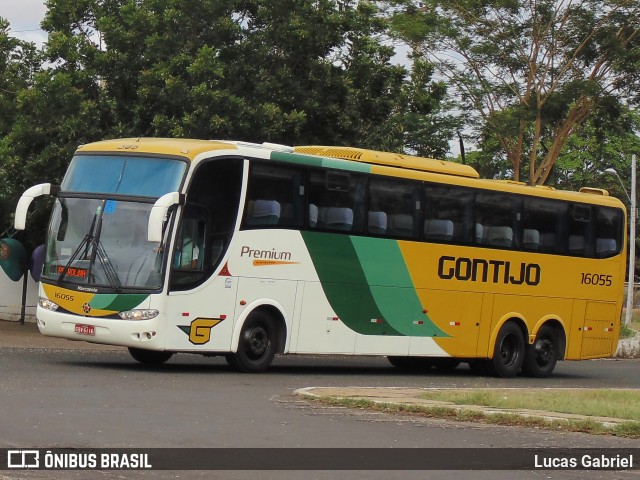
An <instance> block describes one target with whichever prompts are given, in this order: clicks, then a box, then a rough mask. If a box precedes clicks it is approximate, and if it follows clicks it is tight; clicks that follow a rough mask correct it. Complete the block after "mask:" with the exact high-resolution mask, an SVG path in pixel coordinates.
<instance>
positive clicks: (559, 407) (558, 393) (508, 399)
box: [421, 388, 640, 420]
mask: <svg viewBox="0 0 640 480" xmlns="http://www.w3.org/2000/svg"><path fill="white" fill-rule="evenodd" d="M421 397H422V398H423V399H425V400H440V401H445V402H451V403H453V404H455V405H481V406H485V407H495V408H505V409H530V410H543V411H549V412H558V413H572V414H578V415H589V416H600V417H611V418H619V419H624V420H636V419H638V418H640V390H591V389H571V390H563V389H543V390H539V389H536V390H522V389H514V388H508V389H491V390H488V389H471V390H467V389H463V390H430V391H427V392H425V393H424V394H423V395H422V396H421Z"/></svg>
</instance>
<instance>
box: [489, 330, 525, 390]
mask: <svg viewBox="0 0 640 480" xmlns="http://www.w3.org/2000/svg"><path fill="white" fill-rule="evenodd" d="M524 352H525V343H524V335H523V333H522V330H520V327H518V325H516V324H515V323H513V322H508V323H505V324H504V325H503V326H502V328H501V329H500V331H499V332H498V337H497V338H496V345H495V347H494V349H493V358H492V359H491V360H490V361H489V362H488V364H487V366H488V367H489V371H490V373H492V374H493V375H495V376H496V377H503V378H512V377H515V376H516V375H517V374H518V372H519V371H520V368H521V367H522V362H523V361H524Z"/></svg>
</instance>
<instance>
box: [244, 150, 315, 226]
mask: <svg viewBox="0 0 640 480" xmlns="http://www.w3.org/2000/svg"><path fill="white" fill-rule="evenodd" d="M304 190H305V187H304V174H303V172H302V171H301V170H298V169H295V168H290V167H283V166H279V165H263V164H260V163H254V164H253V165H252V167H251V173H250V175H249V188H248V191H247V202H246V205H245V209H244V220H243V225H244V227H245V228H277V227H283V228H286V227H292V228H299V227H302V225H303V224H304V216H305V212H304V193H305V192H304Z"/></svg>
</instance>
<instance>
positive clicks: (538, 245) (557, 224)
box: [522, 198, 568, 253]
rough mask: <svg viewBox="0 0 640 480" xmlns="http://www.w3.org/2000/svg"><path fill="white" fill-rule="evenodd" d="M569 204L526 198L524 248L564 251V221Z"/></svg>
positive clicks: (524, 204) (524, 208)
mask: <svg viewBox="0 0 640 480" xmlns="http://www.w3.org/2000/svg"><path fill="white" fill-rule="evenodd" d="M567 208H568V206H567V204H566V203H563V202H557V201H553V200H545V199H542V198H525V199H524V203H523V208H522V228H523V231H522V248H523V249H524V250H533V251H538V252H543V253H556V252H563V251H564V242H563V237H562V235H561V233H562V222H563V220H564V219H565V218H566V213H567Z"/></svg>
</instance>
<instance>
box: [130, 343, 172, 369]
mask: <svg viewBox="0 0 640 480" xmlns="http://www.w3.org/2000/svg"><path fill="white" fill-rule="evenodd" d="M129 353H130V354H131V356H132V357H133V358H134V359H135V360H137V361H138V362H140V363H142V364H143V365H161V364H163V363H164V362H166V361H167V360H169V359H170V358H171V357H172V356H173V352H158V351H156V350H144V349H142V348H133V347H129Z"/></svg>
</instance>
